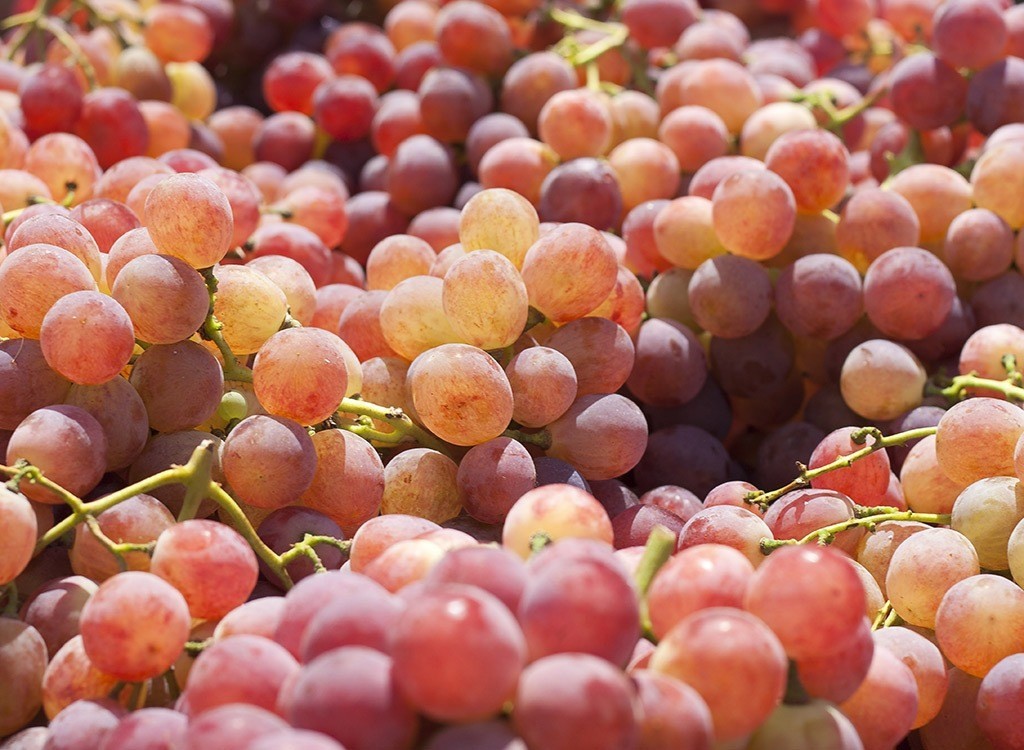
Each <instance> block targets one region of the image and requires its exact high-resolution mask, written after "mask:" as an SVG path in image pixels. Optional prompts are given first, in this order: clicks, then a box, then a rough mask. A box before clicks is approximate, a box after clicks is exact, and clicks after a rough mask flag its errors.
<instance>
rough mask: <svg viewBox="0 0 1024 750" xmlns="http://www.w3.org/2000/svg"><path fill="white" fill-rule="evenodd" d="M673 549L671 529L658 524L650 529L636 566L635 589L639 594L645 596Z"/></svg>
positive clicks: (674, 540)
mask: <svg viewBox="0 0 1024 750" xmlns="http://www.w3.org/2000/svg"><path fill="white" fill-rule="evenodd" d="M675 551H676V537H675V535H674V534H673V533H672V532H671V531H669V530H668V529H666V528H665V527H664V526H661V525H660V524H659V525H656V526H655V527H654V528H653V529H651V533H650V535H649V536H648V537H647V544H645V545H644V554H643V556H642V557H641V558H640V562H639V563H638V564H637V568H636V577H635V580H636V589H637V591H638V592H639V594H640V596H647V590H648V589H649V588H650V587H651V581H653V580H654V576H655V574H656V573H657V572H658V571H659V570H661V566H662V565H664V564H665V563H667V562H668V559H669V558H670V557H672V553H673V552H675Z"/></svg>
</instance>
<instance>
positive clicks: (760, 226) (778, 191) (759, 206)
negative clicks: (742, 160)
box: [691, 170, 796, 260]
mask: <svg viewBox="0 0 1024 750" xmlns="http://www.w3.org/2000/svg"><path fill="white" fill-rule="evenodd" d="M691 189H692V188H691ZM711 202H712V220H713V224H714V229H715V234H716V235H718V239H719V240H720V241H721V243H722V245H723V246H724V247H725V248H726V249H727V250H729V251H730V252H732V253H735V254H736V255H739V256H742V257H744V258H751V259H753V260H765V259H767V258H771V257H772V256H774V255H777V254H778V253H779V252H780V251H781V250H782V248H783V247H784V246H785V244H786V242H787V241H788V240H789V238H790V236H791V235H792V233H793V226H794V223H795V221H796V204H795V203H794V198H793V193H792V191H791V190H790V189H789V187H788V186H787V185H786V183H785V182H784V181H783V180H782V178H781V177H778V176H777V175H775V173H774V172H768V171H765V170H761V171H750V172H739V173H736V174H733V175H731V176H729V177H726V178H725V179H724V180H722V181H721V182H720V183H719V185H718V187H716V188H715V192H714V195H713V197H712V200H711Z"/></svg>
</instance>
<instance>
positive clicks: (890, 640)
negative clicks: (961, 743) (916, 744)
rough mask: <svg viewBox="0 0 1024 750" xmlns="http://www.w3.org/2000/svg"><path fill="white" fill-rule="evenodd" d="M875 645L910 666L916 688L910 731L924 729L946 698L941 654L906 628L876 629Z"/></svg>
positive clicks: (933, 646) (929, 643) (944, 670)
mask: <svg viewBox="0 0 1024 750" xmlns="http://www.w3.org/2000/svg"><path fill="white" fill-rule="evenodd" d="M872 637H873V638H874V641H875V645H876V646H881V647H882V648H885V649H888V650H889V651H891V652H892V653H893V654H895V655H896V656H897V657H899V659H900V660H901V661H902V662H903V663H904V664H906V665H907V666H908V667H910V670H911V671H912V672H913V673H914V679H915V680H916V681H917V688H918V708H917V716H916V717H915V718H914V724H913V727H912V728H914V729H916V728H918V727H921V726H924V725H925V724H927V723H928V722H930V721H931V720H932V719H933V718H935V716H936V715H937V714H938V713H939V709H940V708H941V707H942V701H943V699H944V698H945V697H946V688H947V684H948V679H947V676H946V662H945V661H944V659H943V658H942V652H940V651H939V649H938V648H936V646H935V645H934V644H933V643H932V642H931V641H929V640H928V639H927V638H925V637H923V636H921V635H919V634H917V633H915V632H914V631H913V630H911V629H909V628H903V627H888V628H882V629H880V630H876V631H875V632H874V633H873V634H872Z"/></svg>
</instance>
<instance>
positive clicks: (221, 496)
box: [209, 482, 294, 588]
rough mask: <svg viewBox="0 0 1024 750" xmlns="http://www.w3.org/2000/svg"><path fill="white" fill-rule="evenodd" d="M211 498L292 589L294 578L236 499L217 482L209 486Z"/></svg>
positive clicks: (260, 556)
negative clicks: (250, 521)
mask: <svg viewBox="0 0 1024 750" xmlns="http://www.w3.org/2000/svg"><path fill="white" fill-rule="evenodd" d="M209 496H210V497H212V498H213V499H214V500H215V501H216V502H217V504H218V505H219V506H220V507H221V509H222V510H223V511H224V513H225V514H226V515H227V517H228V518H229V519H231V525H232V526H234V527H235V531H237V532H238V533H239V534H241V535H242V537H243V538H244V539H245V541H247V542H248V543H249V546H250V547H252V550H253V552H255V553H256V556H257V557H259V558H260V559H261V560H262V561H263V562H265V563H266V564H267V566H268V567H269V568H270V569H271V570H272V571H274V575H276V576H277V577H278V578H279V579H280V580H281V582H282V583H283V584H284V585H285V588H291V587H292V586H293V585H294V584H293V583H292V577H291V576H290V575H289V574H288V571H287V570H285V567H284V564H283V563H282V562H281V557H280V556H279V555H278V554H277V553H276V552H274V550H272V549H270V547H268V546H267V545H266V542H264V541H263V540H262V539H260V537H259V534H257V533H256V530H255V529H254V528H253V527H252V524H251V523H249V518H248V517H247V516H246V515H245V513H243V512H242V509H241V508H239V507H238V503H236V502H235V499H234V498H233V497H231V495H229V494H228V493H227V492H226V491H225V490H224V488H223V487H221V486H220V485H219V484H217V483H216V482H210V485H209Z"/></svg>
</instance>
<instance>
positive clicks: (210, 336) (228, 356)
mask: <svg viewBox="0 0 1024 750" xmlns="http://www.w3.org/2000/svg"><path fill="white" fill-rule="evenodd" d="M199 273H201V274H202V275H203V279H204V281H206V290H207V292H208V293H209V295H210V310H209V312H208V313H207V314H206V320H204V321H203V327H202V328H200V329H199V335H200V336H202V337H203V338H204V339H206V340H207V341H212V342H213V343H214V344H215V345H216V347H217V349H218V351H220V355H221V357H222V358H223V359H224V379H225V380H234V381H237V382H241V383H251V382H252V370H251V369H250V368H248V367H246V366H245V365H243V364H241V363H239V361H238V358H237V357H236V356H235V353H234V352H233V351H231V347H230V346H228V342H227V341H225V340H224V324H223V323H221V322H220V321H219V320H217V316H216V315H214V314H213V304H214V302H216V301H217V277H216V276H214V275H213V269H212V268H203V269H201V270H200V271H199Z"/></svg>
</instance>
